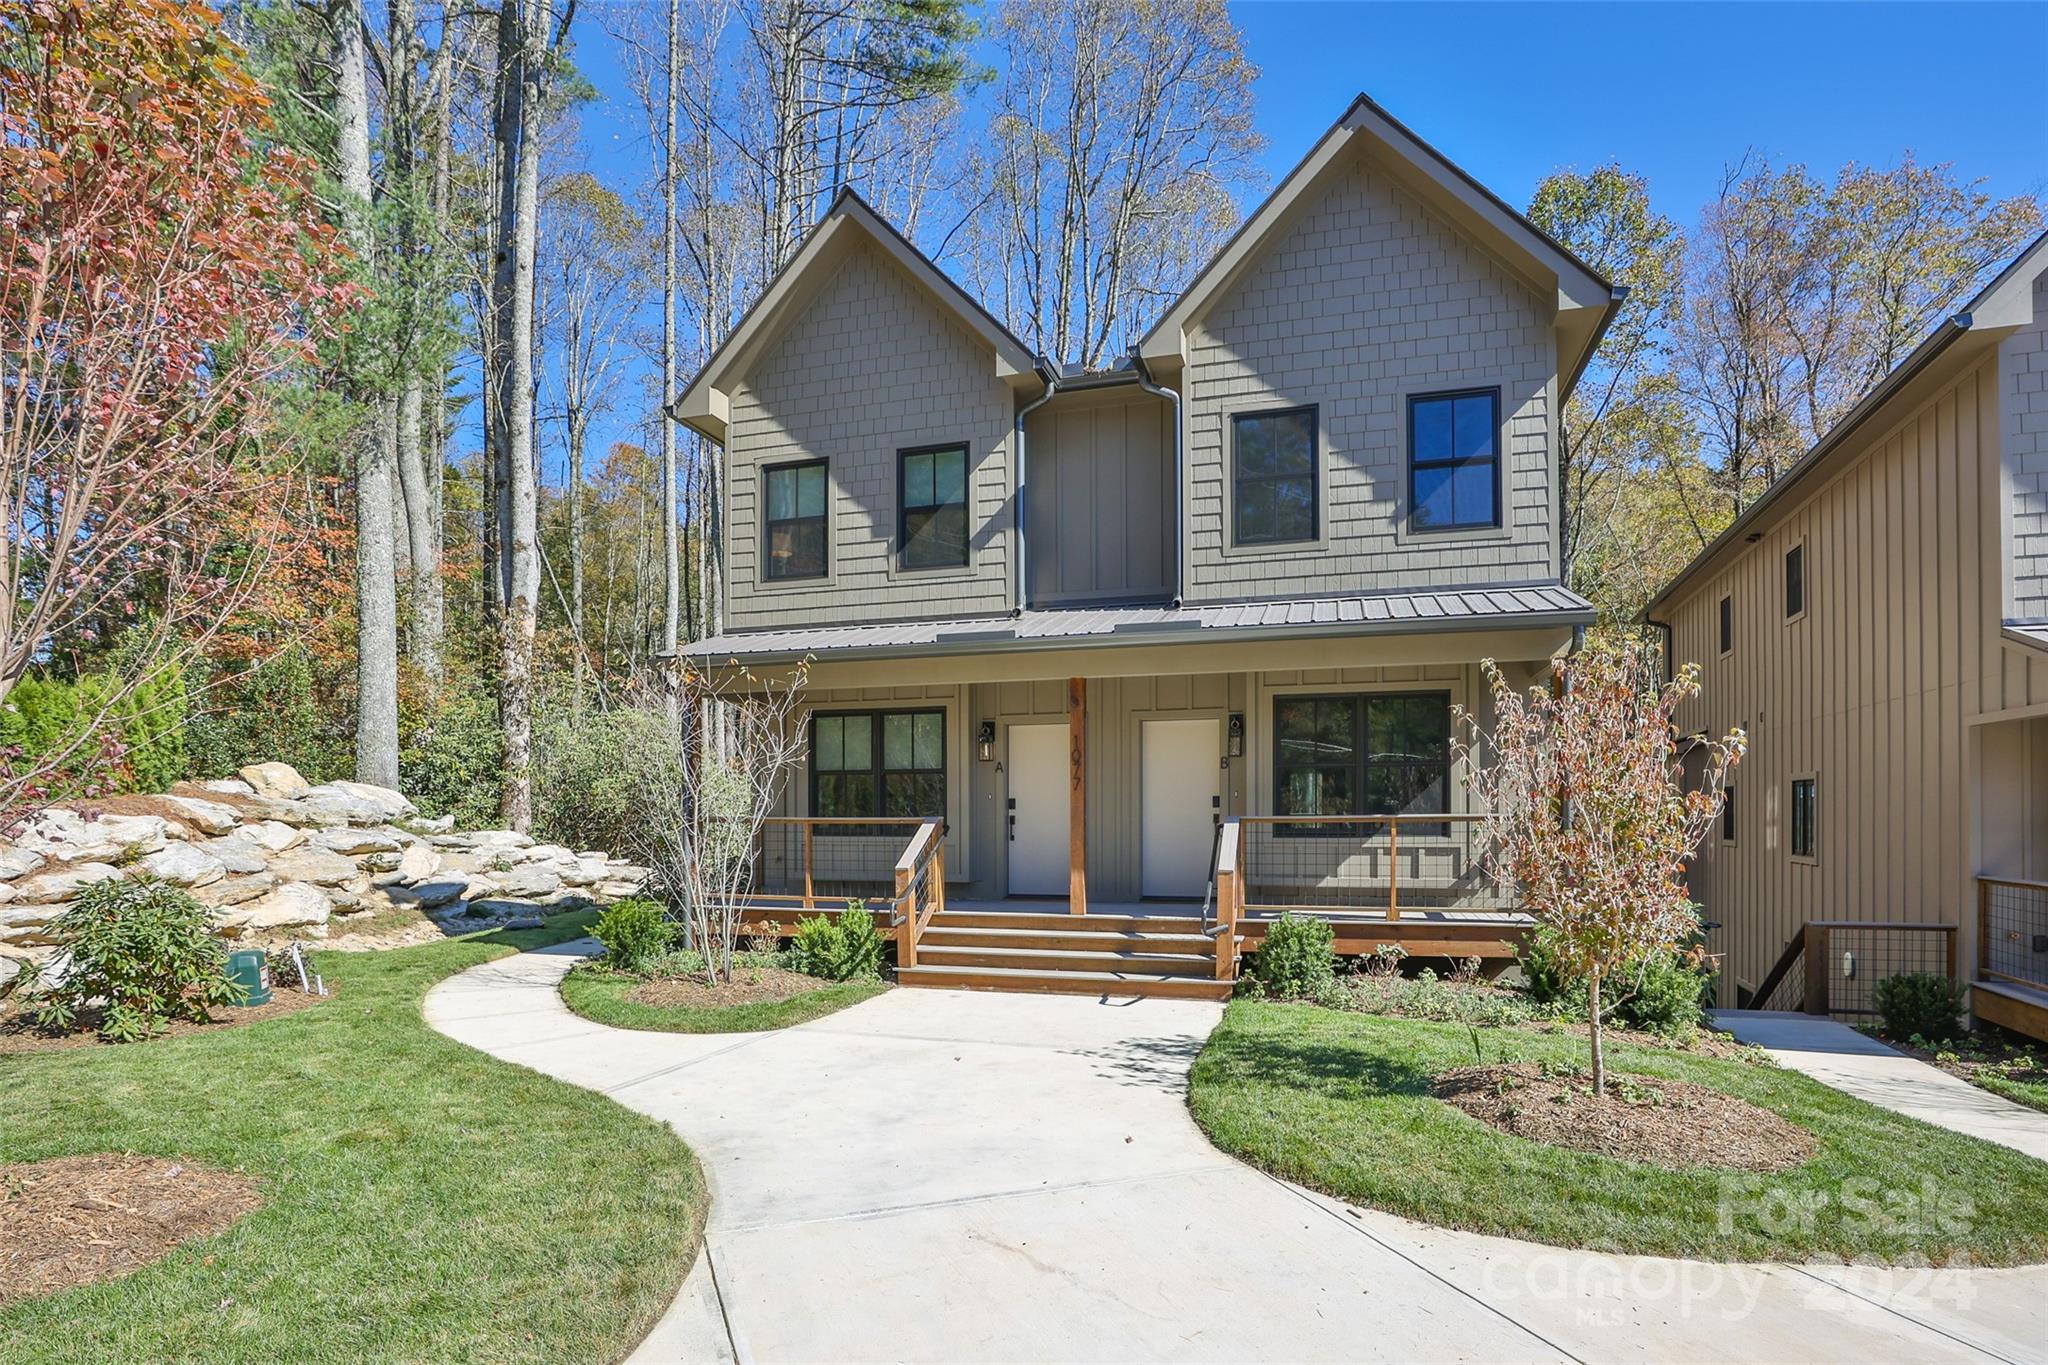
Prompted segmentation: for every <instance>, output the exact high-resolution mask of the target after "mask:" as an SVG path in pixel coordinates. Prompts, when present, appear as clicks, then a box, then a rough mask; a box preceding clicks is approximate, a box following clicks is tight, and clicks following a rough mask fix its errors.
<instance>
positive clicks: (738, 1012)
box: [562, 962, 889, 1033]
mask: <svg viewBox="0 0 2048 1365" xmlns="http://www.w3.org/2000/svg"><path fill="white" fill-rule="evenodd" d="M640 984H641V978H640V977H637V976H634V975H632V974H630V973H627V972H615V971H612V970H611V969H610V968H607V967H603V966H600V965H598V964H597V963H595V962H592V963H589V964H586V965H583V966H579V967H577V968H576V969H575V970H574V971H572V972H570V973H569V974H568V975H567V976H566V977H563V978H562V999H563V1001H564V1002H565V1003H566V1004H567V1005H568V1006H569V1008H570V1009H572V1010H574V1011H576V1013H578V1014H580V1015H582V1016H583V1017H584V1018H586V1019H595V1020H596V1021H597V1022H598V1023H600V1024H610V1025H611V1026H612V1027H613V1028H638V1029H652V1030H655V1031H657V1032H662V1033H764V1032H766V1031H767V1030H769V1029H778V1028H788V1027H789V1026H790V1025H791V1024H803V1023H808V1022H809V1021H811V1020H813V1019H822V1018H823V1017H824V1016H826V1015H828V1014H831V1013H833V1012H835V1011H837V1010H843V1009H845V1008H846V1007H847V1006H848V1005H858V1004H859V1003H860V1002H861V1001H863V1000H872V999H873V998H874V997H876V996H878V995H880V994H881V993H882V992H883V991H885V990H887V989H889V988H888V986H887V985H885V984H884V983H882V982H880V981H835V982H830V983H825V982H821V983H819V988H818V989H817V990H814V991H806V992H805V993H804V994H802V995H795V996H791V997H790V998H789V999H787V1000H769V1001H762V1002H760V1003H758V1004H751V1005H725V1006H722V1007H718V1008H689V1007H682V1006H672V1005H647V1004H642V1003H641V1002H639V1001H637V1000H628V999H627V998H626V993H627V992H628V991H630V990H632V989H633V988H634V987H635V986H637V985H640Z"/></svg>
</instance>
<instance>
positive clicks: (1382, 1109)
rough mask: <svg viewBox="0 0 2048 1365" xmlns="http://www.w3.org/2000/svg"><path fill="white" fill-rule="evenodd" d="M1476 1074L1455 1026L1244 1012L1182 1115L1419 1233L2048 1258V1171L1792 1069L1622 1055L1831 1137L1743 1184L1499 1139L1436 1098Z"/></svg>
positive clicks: (1646, 1246) (1552, 1043)
mask: <svg viewBox="0 0 2048 1365" xmlns="http://www.w3.org/2000/svg"><path fill="white" fill-rule="evenodd" d="M1481 1038H1482V1043H1483V1046H1484V1048H1485V1059H1486V1061H1487V1062H1488V1063H1493V1062H1496V1061H1500V1060H1503V1054H1504V1057H1505V1060H1509V1061H1542V1060H1555V1061H1559V1062H1572V1061H1582V1060H1583V1059H1584V1056H1585V1043H1584V1040H1583V1039H1582V1038H1573V1037H1570V1036H1563V1035H1557V1036H1553V1035H1545V1034H1540V1033H1535V1032H1530V1031H1523V1030H1512V1029H1490V1030H1481ZM1473 1060H1474V1058H1473V1047H1472V1034H1471V1031H1470V1030H1469V1029H1467V1028H1466V1027H1465V1026H1463V1025H1459V1024H1437V1023H1426V1022H1422V1021H1418V1020H1411V1019H1394V1018H1387V1017H1383V1016H1377V1015H1367V1014H1356V1013H1344V1012H1339V1011H1335V1010H1327V1009H1320V1008H1317V1007H1315V1006H1312V1005H1280V1004H1272V1003H1267V1002H1261V1001H1248V1000H1240V1001H1237V1002H1235V1003H1233V1004H1232V1005H1231V1006H1230V1008H1229V1010H1228V1012H1227V1013H1226V1014H1225V1015H1224V1019H1223V1023H1222V1024H1221V1025H1220V1026H1219V1027H1218V1028H1217V1030H1216V1032H1215V1033H1214V1034H1213V1035H1212V1036H1211V1037H1210V1039H1209V1043H1208V1046H1207V1047H1206V1048H1205V1049H1204V1050H1203V1052H1202V1055H1201V1056H1200V1058H1199V1059H1197V1061H1196V1063H1195V1066H1194V1073H1193V1077H1192V1080H1191V1084H1190V1095H1189V1104H1190V1106H1191V1108H1192V1109H1193V1111H1194V1115H1195V1118H1196V1120H1197V1121H1198V1122H1199V1123H1200V1124H1201V1125H1202V1127H1203V1129H1204V1130H1205V1131H1207V1132H1208V1134H1209V1136H1210V1138H1211V1139H1212V1140H1213V1141H1214V1142H1215V1143H1216V1144H1217V1145H1218V1146H1220V1147H1222V1148H1223V1149H1224V1150H1225V1151H1227V1152H1231V1153H1233V1154H1234V1155H1237V1156H1239V1157H1242V1158H1243V1159H1245V1160H1246V1161H1249V1162H1251V1163H1252V1164H1254V1165H1256V1166H1260V1167H1263V1168H1264V1169H1266V1170H1269V1171H1272V1172H1274V1173H1275V1174H1277V1175H1281V1176H1284V1177H1286V1178H1288V1179H1290V1180H1294V1181H1298V1182H1300V1183H1301V1184H1304V1185H1308V1186H1311V1187H1313V1188H1315V1189H1318V1190H1322V1191H1324V1192H1326V1193H1329V1194H1333V1195H1336V1196H1338V1197H1339V1198H1342V1199H1347V1200H1350V1201H1353V1202H1355V1203H1358V1204H1362V1205H1369V1206H1371V1207H1374V1208H1379V1209H1385V1210H1388V1211H1390V1212H1393V1213H1398V1214H1402V1215H1405V1216H1407V1217H1410V1218H1414V1219H1417V1220H1419V1221H1422V1222H1426V1223H1436V1224H1442V1225H1446V1226H1450V1227H1458V1228H1467V1229H1471V1230H1473V1231H1477V1232H1485V1233H1493V1234H1496V1235H1499V1236H1505V1237H1519V1238H1525V1239H1528V1240H1532V1241H1538V1242H1547V1243H1551V1244H1554V1245H1559V1246H1578V1247H1591V1248H1596V1249H1599V1250H1603V1251H1619V1252H1639V1253H1649V1254H1658V1255H1670V1256H1690V1257H1700V1258H1705V1259H1713V1260H1762V1259H1777V1258H1790V1259H1806V1258H1813V1257H1822V1256H1838V1257H1864V1258H1882V1259H1885V1260H1897V1259H1902V1258H1909V1257H1915V1256H1920V1257H1925V1258H1927V1259H1928V1260H1929V1261H1933V1262H1936V1263H1940V1262H1943V1261H1946V1260H1947V1259H1948V1258H1950V1257H1952V1256H1955V1255H1957V1254H1959V1253H1962V1254H1967V1255H1968V1256H1969V1257H1970V1258H1971V1259H1972V1260H1973V1261H1974V1262H1975V1263H1977V1264H1992V1265H2011V1264H2018V1263H2026V1262H2039V1261H2043V1260H2048V1163H2043V1162H2039V1161H2035V1160H2033V1159H2032V1158H2030V1157H2026V1156H2022V1155H2020V1154H2019V1153H2017V1152H2013V1151H2010V1150H2008V1149H2006V1148H2003V1147H1998V1146H1994V1145H1992V1144H1990V1143H1986V1142H1979V1141H1977V1140H1975V1139H1973V1138H1966V1137H1962V1136H1959V1135H1957V1134H1954V1133H1950V1132H1948V1131H1946V1130H1944V1129H1939V1128H1933V1127H1930V1126H1928V1125H1926V1124H1923V1123H1920V1122H1918V1121H1916V1120H1913V1119H1908V1118H1905V1117H1903V1116H1901V1115H1897V1114H1894V1113H1892V1112H1890V1111H1889V1110H1884V1109H1878V1108H1876V1107H1874V1106H1871V1105H1868V1104H1865V1103H1863V1102H1862V1101H1860V1100H1855V1099H1851V1098H1850V1097H1848V1096H1846V1095H1844V1094H1842V1093H1840V1092H1839V1091H1835V1090H1831V1089H1829V1088H1828V1087H1826V1086H1823V1085H1821V1084H1820V1083H1819V1082H1817V1081H1813V1080H1809V1079H1807V1078H1806V1077H1804V1076H1801V1075H1799V1074H1798V1073H1796V1072H1792V1071H1784V1070H1779V1069H1777V1068H1774V1067H1768V1066H1761V1065H1757V1064H1755V1063H1751V1062H1745V1061H1736V1060H1722V1059H1715V1058H1710V1057H1705V1056H1701V1055H1698V1054H1688V1053H1679V1052H1669V1051H1649V1050H1643V1049H1637V1048H1628V1047H1617V1048H1614V1049H1613V1057H1612V1061H1611V1065H1613V1066H1614V1067H1615V1068H1616V1069H1617V1070H1621V1071H1628V1072H1639V1073H1642V1074H1646V1075H1651V1076H1664V1077H1672V1078H1677V1079H1681V1080H1690V1081H1697V1082H1700V1083H1702V1084H1705V1085H1711V1086H1715V1087H1717V1088H1719V1089H1722V1090H1725V1091H1727V1092H1729V1093H1731V1094H1735V1095H1739V1096H1741V1097H1743V1098H1745V1099H1748V1100H1750V1101H1752V1102H1753V1103H1756V1104H1759V1105H1762V1106H1764V1107H1765V1108H1768V1109H1772V1110H1775V1111H1776V1112H1777V1113H1779V1114H1781V1115H1783V1116H1784V1117H1786V1118H1788V1119H1790V1120H1791V1121H1792V1122H1794V1123H1797V1124H1800V1125H1801V1126H1803V1127H1805V1128H1807V1129H1808V1130H1809V1131H1811V1132H1812V1133H1813V1134H1814V1135H1815V1136H1816V1137H1817V1138H1818V1139H1819V1150H1818V1151H1817V1152H1816V1154H1815V1155H1814V1157H1813V1158H1812V1159H1811V1160H1809V1161H1807V1162H1806V1163H1805V1164H1804V1165H1802V1166H1799V1167H1797V1168H1795V1169H1793V1170H1790V1171H1785V1172H1782V1173H1780V1174H1777V1175H1769V1176H1749V1175H1743V1174H1739V1173H1724V1172H1719V1171H1714V1170H1710V1169H1693V1170H1688V1171H1671V1170H1666V1169H1663V1168H1661V1167H1655V1166H1649V1165H1644V1164H1641V1163H1635V1162H1625V1161H1618V1160H1615V1159H1612V1158H1608V1157H1599V1156H1592V1155H1587V1154H1583V1153H1578V1152H1571V1151H1566V1150H1563V1149H1560V1148H1556V1147H1551V1146H1549V1145H1546V1144H1541V1143H1536V1142H1531V1141H1528V1140H1526V1139H1522V1138H1516V1137H1512V1136H1509V1135H1507V1134H1505V1133H1502V1132H1499V1131H1497V1130H1495V1129H1493V1128H1491V1127H1489V1126H1487V1125H1485V1124H1482V1123H1480V1122H1479V1121H1478V1120H1476V1119H1472V1118H1469V1117H1467V1116H1466V1115H1465V1114H1463V1113H1461V1112H1459V1111H1458V1110H1456V1109H1453V1108H1452V1107H1451V1106H1449V1105H1447V1104H1444V1103H1442V1102H1440V1101H1438V1100H1437V1099H1435V1098H1434V1097H1432V1096H1431V1094H1430V1093H1429V1088H1430V1080H1431V1077H1432V1076H1434V1075H1435V1074H1436V1073H1437V1072H1439V1071H1443V1070H1447V1069H1449V1068H1452V1067H1459V1066H1469V1065H1471V1064H1472V1063H1473ZM1724 1209H1725V1210H1726V1211H1727V1214H1726V1217H1725V1220H1724V1217H1723V1210H1724Z"/></svg>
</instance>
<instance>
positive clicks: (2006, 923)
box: [1977, 877, 2048, 990]
mask: <svg viewBox="0 0 2048 1365" xmlns="http://www.w3.org/2000/svg"><path fill="white" fill-rule="evenodd" d="M1977 975H1978V976H1979V977H1980V978H1984V979H1987V980H1992V981H2009V982H2011V983H2013V984H2014V985H2017V986H2031V987H2034V988H2035V989H2037V990H2038V989H2041V988H2043V987H2048V882H2037V881H2027V880H2024V879H2022V878H2018V877H1979V878H1977Z"/></svg>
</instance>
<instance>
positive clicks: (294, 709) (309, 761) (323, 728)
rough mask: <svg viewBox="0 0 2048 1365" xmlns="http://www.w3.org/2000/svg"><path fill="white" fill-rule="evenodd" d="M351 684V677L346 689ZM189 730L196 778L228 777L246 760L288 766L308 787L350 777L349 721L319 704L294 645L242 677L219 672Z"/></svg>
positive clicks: (307, 660) (337, 709)
mask: <svg viewBox="0 0 2048 1365" xmlns="http://www.w3.org/2000/svg"><path fill="white" fill-rule="evenodd" d="M353 685H354V679H353V676H351V677H350V679H349V686H350V687H351V688H352V687H353ZM205 703H206V704H205V708H204V709H203V710H202V711H201V712H200V714H198V715H196V716H194V717H193V718H192V722H191V724H190V725H189V726H188V727H187V728H186V735H185V742H186V750H187V755H188V757H187V764H186V766H187V770H188V771H189V772H190V774H191V775H192V776H193V777H232V776H234V774H235V770H236V769H238V768H240V767H242V766H244V765H245V764H249V763H267V762H270V761H272V760H275V761H278V762H282V763H289V764H291V765H292V766H293V767H294V768H297V769H298V770H299V771H300V772H301V773H302V774H304V775H305V777H306V779H307V780H308V781H311V782H325V781H328V780H330V779H332V778H336V777H349V776H352V775H353V773H354V768H355V764H354V758H353V756H352V751H351V747H350V746H351V745H352V743H353V738H352V736H353V726H354V719H353V717H352V716H351V715H350V714H348V712H347V708H346V707H343V706H338V705H331V704H329V703H328V702H327V701H325V700H324V699H323V693H322V689H321V687H320V677H319V676H318V675H317V674H316V672H315V667H314V659H313V656H312V653H311V651H309V650H308V649H307V648H306V647H305V646H304V645H299V644H294V645H291V646H289V647H288V648H285V649H282V650H279V651H278V652H277V653H276V654H273V655H271V656H270V657H269V658H267V659H265V660H263V661H262V662H261V663H259V664H257V665H256V666H255V667H253V668H250V669H249V670H247V671H246V672H243V673H239V674H230V675H217V676H216V678H215V681H214V683H213V685H212V686H211V687H209V688H208V689H207V690H206V692H205Z"/></svg>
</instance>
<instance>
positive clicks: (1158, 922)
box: [925, 910, 1202, 934]
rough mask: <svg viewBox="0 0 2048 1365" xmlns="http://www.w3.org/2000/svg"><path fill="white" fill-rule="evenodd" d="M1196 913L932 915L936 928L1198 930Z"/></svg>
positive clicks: (1099, 931) (974, 912) (963, 912)
mask: <svg viewBox="0 0 2048 1365" xmlns="http://www.w3.org/2000/svg"><path fill="white" fill-rule="evenodd" d="M1201 928H1202V924H1201V921H1200V920H1198V919H1196V918H1195V917H1194V916H1193V915H1067V914H1057V913H1047V914H1037V913H1026V912H1022V911H1011V910H942V911H940V912H939V913H938V914H936V915H933V916H932V919H931V923H930V924H929V925H927V926H926V929H925V932H926V933H929V932H931V931H932V930H933V929H1039V930H1052V931H1057V932H1061V933H1078V934H1148V933H1199V932H1201Z"/></svg>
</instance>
